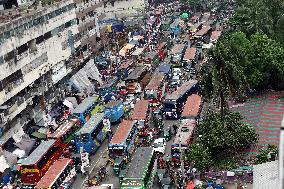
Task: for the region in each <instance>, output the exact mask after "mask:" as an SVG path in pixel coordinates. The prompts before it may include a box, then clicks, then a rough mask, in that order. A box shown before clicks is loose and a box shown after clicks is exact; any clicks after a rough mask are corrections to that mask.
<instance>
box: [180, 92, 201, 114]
mask: <svg viewBox="0 0 284 189" xmlns="http://www.w3.org/2000/svg"><path fill="white" fill-rule="evenodd" d="M200 110H201V97H200V96H199V95H197V94H192V95H190V96H188V97H187V100H186V103H185V105H184V108H183V112H182V114H181V117H182V118H185V119H197V118H198V116H199V113H200Z"/></svg>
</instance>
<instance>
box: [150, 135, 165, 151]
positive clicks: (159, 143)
mask: <svg viewBox="0 0 284 189" xmlns="http://www.w3.org/2000/svg"><path fill="white" fill-rule="evenodd" d="M166 146H167V144H166V139H165V138H158V139H156V140H155V141H154V144H153V148H154V152H155V153H160V154H164V153H165V150H166Z"/></svg>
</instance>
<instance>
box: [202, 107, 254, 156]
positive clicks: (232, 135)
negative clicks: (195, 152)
mask: <svg viewBox="0 0 284 189" xmlns="http://www.w3.org/2000/svg"><path fill="white" fill-rule="evenodd" d="M197 133H198V135H202V137H200V139H199V140H200V142H201V144H203V145H204V146H206V147H208V148H209V149H210V151H211V152H212V153H213V154H218V153H221V152H222V151H224V150H227V149H232V150H239V149H240V148H246V147H249V146H250V145H251V144H254V143H255V142H256V140H257V134H256V133H255V130H254V129H253V128H251V127H250V126H249V125H248V124H246V123H243V121H242V117H241V115H240V114H239V113H233V112H228V113H227V114H226V115H225V119H224V124H222V121H221V116H220V114H216V113H211V114H210V115H209V116H208V117H207V118H206V119H205V120H203V121H202V122H201V123H200V124H199V125H198V128H197Z"/></svg>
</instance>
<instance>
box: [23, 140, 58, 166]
mask: <svg viewBox="0 0 284 189" xmlns="http://www.w3.org/2000/svg"><path fill="white" fill-rule="evenodd" d="M55 141H56V140H54V139H49V140H47V141H45V140H44V141H42V142H41V143H40V145H39V146H38V147H37V148H36V149H35V150H34V151H33V152H32V153H31V154H30V155H29V156H28V157H27V158H26V159H24V160H23V161H22V163H21V164H22V165H34V164H36V163H37V162H38V161H39V160H40V159H41V157H42V156H43V155H44V154H46V152H47V151H48V150H49V149H50V147H51V146H53V144H54V143H55Z"/></svg>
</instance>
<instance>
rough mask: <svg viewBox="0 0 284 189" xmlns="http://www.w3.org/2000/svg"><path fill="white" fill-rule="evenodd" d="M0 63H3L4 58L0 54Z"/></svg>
mask: <svg viewBox="0 0 284 189" xmlns="http://www.w3.org/2000/svg"><path fill="white" fill-rule="evenodd" d="M0 64H4V58H3V56H0Z"/></svg>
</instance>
